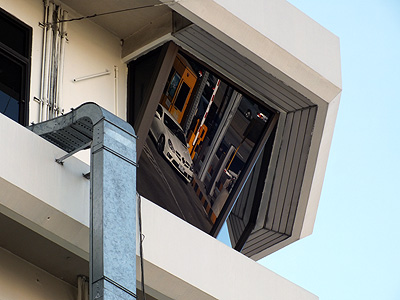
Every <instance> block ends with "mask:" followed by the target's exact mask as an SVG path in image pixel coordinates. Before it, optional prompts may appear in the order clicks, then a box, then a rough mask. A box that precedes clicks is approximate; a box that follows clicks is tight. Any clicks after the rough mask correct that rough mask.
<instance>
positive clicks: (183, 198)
mask: <svg viewBox="0 0 400 300" xmlns="http://www.w3.org/2000/svg"><path fill="white" fill-rule="evenodd" d="M137 173H138V178H137V190H138V192H139V194H140V195H142V196H143V197H145V198H147V199H149V200H151V201H152V202H154V203H155V204H157V205H159V206H161V207H162V208H164V209H166V210H168V211H170V212H171V213H173V214H174V215H176V216H178V217H179V218H181V219H183V220H185V221H187V222H189V223H190V224H192V225H194V226H196V227H197V228H199V229H201V230H203V231H204V232H207V233H208V232H210V230H211V227H212V225H211V223H210V221H209V219H208V217H207V215H206V212H205V210H204V208H203V206H202V204H201V202H200V200H199V198H198V197H197V195H196V194H195V192H194V190H193V188H192V186H191V185H190V183H187V182H186V181H185V180H184V179H183V178H182V177H180V175H179V174H178V171H176V170H175V169H174V168H173V167H172V166H171V165H170V164H169V163H168V162H167V160H166V159H164V157H162V156H161V155H160V154H159V153H158V152H157V150H156V147H155V145H154V142H153V140H152V139H151V138H150V137H149V136H147V138H146V143H145V145H144V148H143V151H142V154H141V157H140V160H139V168H138V169H137Z"/></svg>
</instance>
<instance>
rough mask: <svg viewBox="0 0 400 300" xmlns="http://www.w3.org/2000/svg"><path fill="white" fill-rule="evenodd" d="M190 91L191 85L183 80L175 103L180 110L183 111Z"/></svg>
mask: <svg viewBox="0 0 400 300" xmlns="http://www.w3.org/2000/svg"><path fill="white" fill-rule="evenodd" d="M189 91H190V88H189V86H188V85H187V84H186V83H185V82H182V85H181V89H180V90H179V94H178V97H176V100H175V104H174V105H175V107H176V108H177V109H179V110H180V111H182V110H183V107H184V106H185V102H186V98H187V96H188V94H189Z"/></svg>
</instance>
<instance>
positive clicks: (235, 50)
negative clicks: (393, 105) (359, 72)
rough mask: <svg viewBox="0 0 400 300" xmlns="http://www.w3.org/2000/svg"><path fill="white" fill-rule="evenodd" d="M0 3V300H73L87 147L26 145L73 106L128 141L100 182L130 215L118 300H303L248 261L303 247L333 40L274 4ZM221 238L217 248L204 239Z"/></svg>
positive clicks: (336, 84)
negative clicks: (125, 290)
mask: <svg viewBox="0 0 400 300" xmlns="http://www.w3.org/2000/svg"><path fill="white" fill-rule="evenodd" d="M0 4H1V5H0V21H1V24H2V26H1V27H2V30H1V34H0V112H1V114H0V128H1V129H2V130H1V131H0V135H1V141H2V142H1V143H0V153H1V156H0V191H1V192H0V224H1V226H0V227H1V228H2V230H1V231H0V262H1V263H0V266H1V267H0V290H1V291H2V292H1V293H2V297H4V299H78V300H80V299H86V298H85V297H87V294H88V282H87V278H88V276H89V250H90V249H89V248H90V246H89V245H90V242H89V231H90V211H91V206H90V201H89V199H90V195H91V192H90V185H91V180H92V179H93V174H92V173H93V171H91V169H90V165H91V162H90V151H89V150H88V148H90V147H91V145H92V147H93V142H91V143H87V142H85V143H84V145H83V141H84V140H85V138H87V136H85V133H84V130H83V129H78V130H75V129H76V128H75V129H74V130H75V131H73V132H72V133H71V131H68V134H61V133H60V132H58V133H56V135H57V140H58V142H57V141H56V140H55V138H51V137H49V136H47V138H46V136H44V135H43V134H42V136H40V135H38V134H37V133H38V132H37V131H36V129H35V128H38V127H40V126H41V125H40V124H52V123H44V122H46V121H47V122H48V121H49V120H66V119H68V116H70V115H73V114H74V112H75V111H78V110H79V108H78V107H81V105H82V104H84V103H87V102H92V103H95V104H96V105H98V106H99V107H102V108H103V109H104V110H105V111H108V112H110V113H111V114H113V115H115V116H117V117H119V119H121V121H122V120H123V121H125V122H126V123H128V124H130V126H131V127H132V128H133V129H134V131H135V135H136V136H135V138H136V159H137V161H135V165H136V166H138V168H137V178H129V176H128V175H127V174H128V173H127V172H125V171H124V170H122V171H120V173H119V174H116V175H115V174H114V175H115V178H121V180H122V178H123V180H129V179H131V180H135V182H136V187H137V195H134V193H133V194H132V199H135V200H136V198H137V199H140V200H139V202H140V207H139V209H138V216H140V218H139V217H138V218H137V219H138V221H137V222H138V225H137V226H136V228H141V229H142V233H141V234H140V233H138V232H137V234H136V235H137V237H136V244H137V247H136V266H137V267H136V269H137V270H136V280H137V292H136V291H135V294H136V296H134V297H137V298H138V299H142V298H141V297H142V293H143V289H145V292H146V294H147V299H244V298H245V299H317V297H316V296H315V295H313V294H311V293H309V292H308V291H305V290H304V289H302V288H301V287H298V286H296V285H294V284H293V283H291V282H289V281H287V280H286V279H284V278H282V277H280V276H278V275H276V274H274V273H273V272H271V271H269V270H268V269H266V268H264V267H263V266H260V265H259V264H258V263H257V262H256V261H255V260H257V259H260V258H262V257H265V256H266V255H268V254H270V253H272V252H274V251H277V250H279V249H281V248H282V247H285V246H286V245H288V244H291V243H293V242H295V241H296V240H299V239H301V238H303V237H306V236H308V235H310V234H311V233H312V230H313V226H314V222H315V217H316V212H317V208H318V202H319V198H320V193H321V188H322V183H323V179H324V173H325V168H326V163H327V159H328V155H329V148H330V143H331V140H332V135H333V130H334V125H335V119H336V115H337V110H338V106H339V102H340V93H341V69H340V49H339V39H338V38H337V37H336V36H334V35H333V34H332V33H330V32H329V31H327V30H326V29H325V28H323V27H322V26H320V25H319V24H317V23H316V22H315V21H313V20H312V19H310V18H309V17H307V16H306V15H304V14H303V13H302V12H300V11H299V10H298V9H296V8H295V7H293V6H292V5H291V4H290V3H288V2H287V1H284V0H268V1H261V0H252V1H249V3H246V4H243V2H239V1H228V0H202V1H199V0H173V1H168V0H154V1H153V0H151V1H148V0H147V1H141V0H135V1H128V0H126V1H125V0H121V1H111V0H110V1H107V0H106V1H95V0H93V1H92V0H90V1H76V0H64V1H49V0H44V1H42V0H15V1H3V0H0ZM108 112H107V114H108ZM63 122H64V121H63ZM65 122H66V121H65ZM94 125H95V124H93V126H94ZM80 126H84V125H82V124H81V125H80ZM123 126H124V125H123ZM123 126H122V127H123ZM127 126H128V125H127ZM89 131H90V130H89ZM95 134H97V133H96V132H94V131H93V129H91V133H90V134H89V135H90V136H91V138H92V139H93V140H94V139H95ZM114 137H115V139H116V140H118V141H119V142H120V143H122V144H123V143H124V142H123V141H122V140H121V139H120V138H117V137H116V135H115V134H114ZM60 140H61V141H63V142H65V143H69V144H74V145H76V146H75V147H74V148H73V149H72V148H71V149H70V150H68V149H67V148H63V147H61V146H60V142H59V141H60ZM81 144H82V147H78V145H81ZM80 148H82V149H83V150H82V151H79V152H78V151H74V150H80ZM66 152H77V153H71V155H72V154H73V155H72V156H70V157H69V156H68V157H65V158H63V159H61V160H62V163H60V162H61V160H60V158H62V157H64V156H65V155H66V154H67V153H66ZM55 160H56V162H55ZM57 162H58V163H57ZM92 164H93V161H92ZM90 177H92V179H90ZM121 182H122V181H121ZM119 184H120V185H123V183H120V182H119V179H118V180H117V181H115V184H114V185H115V186H118V185H119ZM92 193H93V191H92ZM133 214H134V215H136V213H135V212H134V211H133ZM115 222H118V217H116V220H115ZM225 222H226V224H227V228H228V231H229V236H230V239H231V244H232V248H233V249H232V248H229V247H227V246H226V245H224V244H222V243H220V242H219V241H218V240H216V238H215V237H216V236H217V235H218V233H219V232H220V230H221V228H222V225H223V224H224V223H225ZM139 245H141V246H142V249H141V247H139ZM140 250H143V251H142V252H141V251H140ZM141 266H142V267H141ZM142 271H143V276H142ZM93 299H94V298H93Z"/></svg>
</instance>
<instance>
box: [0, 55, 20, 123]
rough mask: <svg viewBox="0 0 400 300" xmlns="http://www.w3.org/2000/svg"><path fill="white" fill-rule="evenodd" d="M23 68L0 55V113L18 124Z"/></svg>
mask: <svg viewBox="0 0 400 300" xmlns="http://www.w3.org/2000/svg"><path fill="white" fill-rule="evenodd" d="M23 73H24V67H23V66H21V65H19V64H17V63H16V62H14V61H13V60H11V59H9V58H8V57H6V56H4V55H1V54H0V112H1V113H2V114H4V115H6V116H8V117H10V118H11V119H13V120H15V121H17V122H19V121H20V118H19V111H20V105H21V102H20V101H21V100H22V99H21V98H22V95H21V89H22V85H23V84H22V79H23Z"/></svg>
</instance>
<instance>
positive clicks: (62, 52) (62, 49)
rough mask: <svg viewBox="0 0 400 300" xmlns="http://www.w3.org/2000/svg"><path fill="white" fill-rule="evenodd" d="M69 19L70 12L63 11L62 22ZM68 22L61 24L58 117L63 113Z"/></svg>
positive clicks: (57, 97)
mask: <svg viewBox="0 0 400 300" xmlns="http://www.w3.org/2000/svg"><path fill="white" fill-rule="evenodd" d="M66 19H68V12H67V11H65V10H62V15H61V20H66ZM67 24H68V23H67V22H61V23H60V38H61V45H60V54H59V60H58V69H57V71H58V74H57V89H56V91H57V93H56V99H57V101H58V103H57V107H56V111H55V116H56V117H58V116H59V115H61V114H62V113H63V109H62V108H63V101H62V100H63V99H62V86H63V78H64V57H65V43H66V40H67Z"/></svg>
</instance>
